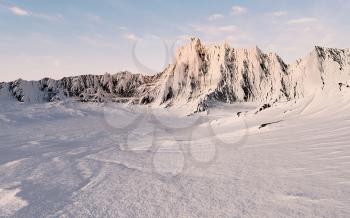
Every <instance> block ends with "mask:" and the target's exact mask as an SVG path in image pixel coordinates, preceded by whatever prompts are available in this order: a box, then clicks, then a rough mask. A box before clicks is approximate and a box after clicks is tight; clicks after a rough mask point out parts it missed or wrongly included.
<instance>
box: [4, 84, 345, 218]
mask: <svg viewBox="0 0 350 218" xmlns="http://www.w3.org/2000/svg"><path fill="white" fill-rule="evenodd" d="M349 100H350V89H349V88H343V89H342V91H339V90H333V89H330V90H327V91H326V92H325V91H322V90H319V91H318V92H315V93H313V94H312V95H308V96H305V97H304V98H303V99H301V100H299V101H297V102H295V101H289V102H284V103H277V104H276V105H275V106H274V107H271V108H266V109H264V110H261V111H259V108H260V107H261V105H260V104H255V103H244V104H242V103H235V104H220V105H217V106H216V107H213V108H209V110H208V111H207V112H205V113H198V114H196V115H193V116H190V117H187V116H183V115H182V114H181V113H180V114H179V113H178V112H177V113H175V111H172V110H171V108H169V109H157V110H153V109H152V108H150V107H147V106H128V105H125V104H110V105H109V104H107V105H104V106H102V105H101V104H96V103H77V102H71V103H44V104H26V105H23V104H21V103H17V102H13V101H12V102H8V103H6V104H2V105H1V107H0V114H1V119H0V126H1V127H0V128H1V132H0V138H1V140H0V193H1V197H0V212H1V215H2V216H5V217H7V216H9V217H159V216H160V217H349V216H350V206H349V205H350V198H349V196H350V146H349V141H350V136H349V131H350V123H349V122H350V114H349V109H350V108H349V107H350V105H349ZM325 102H327V104H326V103H325ZM238 115H239V116H238ZM184 121H186V122H184ZM269 123H270V124H269ZM264 124H265V125H264ZM150 130H151V131H150Z"/></svg>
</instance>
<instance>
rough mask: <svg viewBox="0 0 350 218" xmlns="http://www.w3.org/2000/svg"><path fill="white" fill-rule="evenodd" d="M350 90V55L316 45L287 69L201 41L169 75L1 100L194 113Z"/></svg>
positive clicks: (266, 56)
mask: <svg viewBox="0 0 350 218" xmlns="http://www.w3.org/2000/svg"><path fill="white" fill-rule="evenodd" d="M349 86H350V50H349V49H333V48H324V47H319V46H315V47H314V49H313V50H312V51H311V52H310V53H309V54H308V55H307V56H306V57H304V58H302V59H299V60H297V61H296V62H295V63H293V64H287V63H286V62H285V61H284V60H283V59H282V58H281V57H280V56H278V55H277V54H275V53H264V52H263V51H262V50H260V49H259V48H258V47H254V48H250V49H242V48H239V49H237V48H232V47H230V46H229V45H228V44H222V45H210V46H206V45H204V44H203V43H202V42H201V41H200V39H198V38H192V39H191V41H190V43H189V44H187V45H185V46H183V47H181V48H179V49H178V51H177V54H176V57H175V59H174V61H173V63H172V64H170V65H169V66H168V67H167V68H166V69H165V70H164V71H163V72H161V73H159V74H157V75H153V76H147V75H142V74H132V73H130V72H120V73H116V74H113V75H111V74H107V73H106V74H104V75H82V76H74V77H65V78H63V79H60V80H53V79H49V78H44V79H42V80H39V81H25V80H22V79H19V80H16V81H13V82H7V83H5V82H2V83H0V98H2V99H4V98H5V99H16V100H18V101H20V102H35V103H37V102H50V101H60V100H63V99H64V98H73V99H77V100H79V101H82V102H106V101H113V102H123V103H132V104H151V105H157V106H162V107H177V106H183V105H187V106H189V107H190V108H191V110H192V111H193V112H200V111H204V110H206V109H207V108H208V107H209V106H210V105H211V104H214V103H215V102H226V103H234V102H257V103H262V104H263V103H266V104H267V103H269V104H273V103H275V102H281V101H291V100H295V99H299V98H303V97H304V96H307V95H311V94H313V93H315V92H318V91H322V90H327V89H328V88H330V89H336V90H339V91H342V89H344V88H349Z"/></svg>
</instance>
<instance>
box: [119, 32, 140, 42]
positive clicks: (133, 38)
mask: <svg viewBox="0 0 350 218" xmlns="http://www.w3.org/2000/svg"><path fill="white" fill-rule="evenodd" d="M123 37H124V38H125V39H127V40H129V41H130V42H135V41H138V40H140V38H139V37H138V36H137V35H135V34H134V33H125V34H124V35H123Z"/></svg>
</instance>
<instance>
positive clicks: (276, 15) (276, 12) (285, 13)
mask: <svg viewBox="0 0 350 218" xmlns="http://www.w3.org/2000/svg"><path fill="white" fill-rule="evenodd" d="M267 15H269V16H272V17H282V16H286V15H288V12H287V11H274V12H271V13H267Z"/></svg>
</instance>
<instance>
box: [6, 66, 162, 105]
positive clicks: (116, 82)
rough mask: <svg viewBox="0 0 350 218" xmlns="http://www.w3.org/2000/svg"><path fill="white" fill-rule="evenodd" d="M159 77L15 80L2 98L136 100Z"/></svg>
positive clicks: (125, 75)
mask: <svg viewBox="0 0 350 218" xmlns="http://www.w3.org/2000/svg"><path fill="white" fill-rule="evenodd" d="M156 77H157V76H144V75H141V74H132V73H130V72H120V73H117V74H114V75H110V74H107V73H106V74H104V75H82V76H75V77H65V78H63V79H61V80H53V79H49V78H45V79H42V80H39V81H25V80H21V79H19V80H16V81H13V82H9V83H2V84H1V85H0V97H2V98H15V99H17V100H18V101H21V102H48V101H56V100H62V98H66V97H72V98H76V99H78V100H80V101H82V102H87V101H91V102H103V101H107V100H111V101H133V100H134V99H135V98H137V97H139V96H142V95H144V93H147V92H148V89H149V86H151V85H152V82H153V81H154V79H155V78H156Z"/></svg>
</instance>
